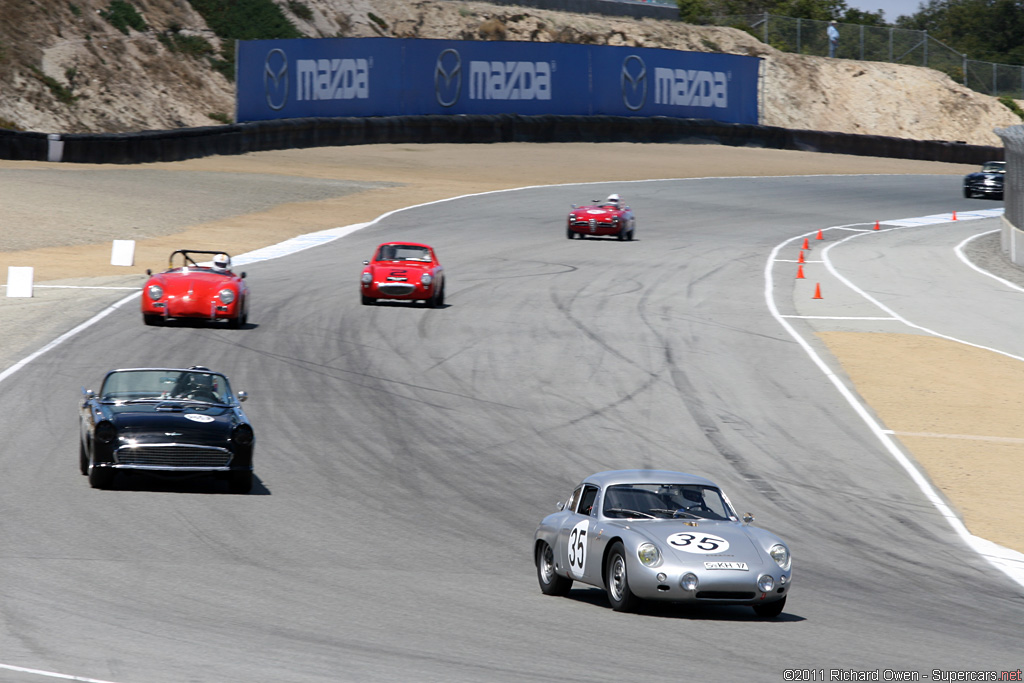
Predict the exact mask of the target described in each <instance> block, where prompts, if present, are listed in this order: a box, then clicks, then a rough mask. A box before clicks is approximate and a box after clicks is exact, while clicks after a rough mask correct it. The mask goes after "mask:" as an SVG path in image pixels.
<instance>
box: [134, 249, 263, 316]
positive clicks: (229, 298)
mask: <svg viewBox="0 0 1024 683" xmlns="http://www.w3.org/2000/svg"><path fill="white" fill-rule="evenodd" d="M202 256H210V257H212V261H211V262H212V265H200V264H199V261H198V260H197V259H200V260H201V257H202ZM176 257H180V258H178V259H177V260H178V261H179V262H180V265H178V266H175V265H174V264H175V259H176ZM146 275H149V276H150V277H149V280H147V281H146V286H145V287H144V288H143V290H142V320H143V322H145V323H146V324H147V325H162V324H164V323H165V322H166V321H167V320H170V319H172V318H191V319H194V320H209V321H215V320H227V323H228V325H229V326H231V327H234V328H238V327H241V326H242V325H244V324H245V322H246V320H247V319H248V318H249V286H248V285H247V284H245V280H244V278H245V273H242V274H241V275H235V274H234V273H233V272H231V257H230V256H228V255H227V254H225V253H224V252H219V251H193V250H187V249H179V250H178V251H175V252H172V253H171V257H170V258H169V259H168V268H167V270H165V271H164V272H162V273H157V274H155V275H154V274H153V271H151V270H149V269H147V270H146Z"/></svg>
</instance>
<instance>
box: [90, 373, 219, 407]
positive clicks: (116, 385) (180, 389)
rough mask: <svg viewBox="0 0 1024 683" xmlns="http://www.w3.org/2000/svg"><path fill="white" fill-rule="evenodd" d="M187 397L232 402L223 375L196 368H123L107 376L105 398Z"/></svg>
mask: <svg viewBox="0 0 1024 683" xmlns="http://www.w3.org/2000/svg"><path fill="white" fill-rule="evenodd" d="M168 399H171V400H173V399H177V400H188V401H202V402H206V403H230V402H231V401H232V394H231V387H230V385H229V384H228V380H227V378H226V377H224V375H218V374H216V373H211V372H197V371H193V370H122V371H119V372H113V373H111V374H109V375H107V378H106V380H104V382H103V388H102V389H101V390H100V400H102V401H116V402H119V403H120V402H127V401H146V400H157V401H162V400H168Z"/></svg>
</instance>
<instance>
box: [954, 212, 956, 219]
mask: <svg viewBox="0 0 1024 683" xmlns="http://www.w3.org/2000/svg"><path fill="white" fill-rule="evenodd" d="M953 220H956V211H954V212H953Z"/></svg>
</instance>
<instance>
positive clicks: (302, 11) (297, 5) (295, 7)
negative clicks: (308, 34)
mask: <svg viewBox="0 0 1024 683" xmlns="http://www.w3.org/2000/svg"><path fill="white" fill-rule="evenodd" d="M288 9H290V10H291V11H292V14H294V15H295V16H297V17H298V18H299V19H305V20H306V21H312V20H313V10H311V9H309V5H307V4H306V3H304V2H300V1H299V0H288Z"/></svg>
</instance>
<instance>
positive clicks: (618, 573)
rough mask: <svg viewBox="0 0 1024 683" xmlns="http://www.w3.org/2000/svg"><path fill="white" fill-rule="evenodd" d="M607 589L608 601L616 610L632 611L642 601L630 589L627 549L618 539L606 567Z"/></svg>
mask: <svg viewBox="0 0 1024 683" xmlns="http://www.w3.org/2000/svg"><path fill="white" fill-rule="evenodd" d="M604 577H605V579H604V581H605V589H606V590H607V592H608V602H610V603H611V604H612V609H613V610H615V611H616V612H632V611H633V610H634V609H636V607H637V605H638V604H639V603H640V598H638V597H636V596H635V595H633V591H631V590H630V589H629V576H628V573H627V569H626V550H625V548H623V546H622V543H620V542H619V541H616V542H615V543H614V544H613V545H612V547H611V550H610V551H609V552H608V560H607V562H606V564H605V569H604Z"/></svg>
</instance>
